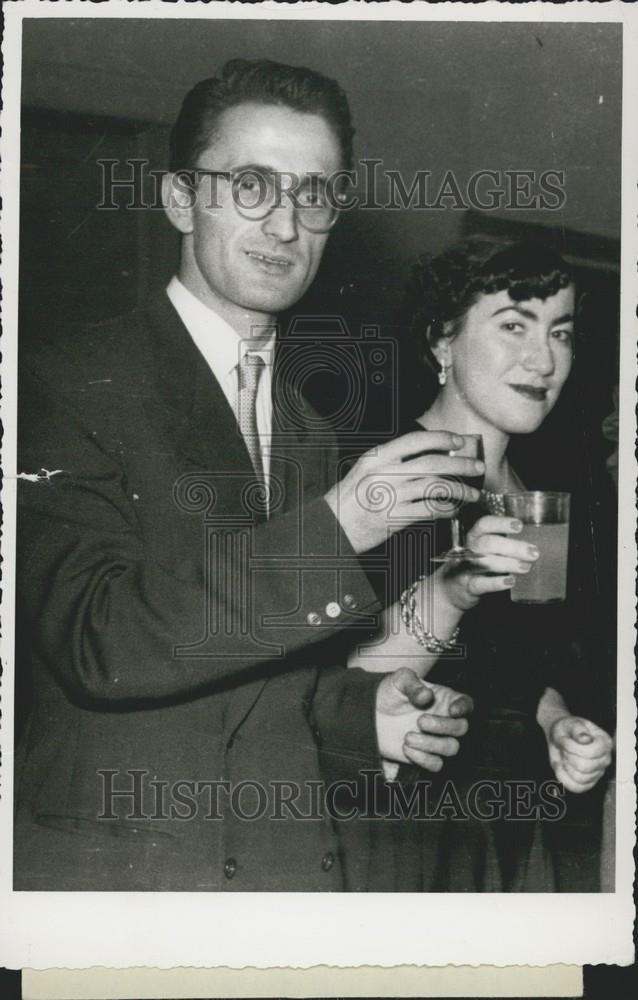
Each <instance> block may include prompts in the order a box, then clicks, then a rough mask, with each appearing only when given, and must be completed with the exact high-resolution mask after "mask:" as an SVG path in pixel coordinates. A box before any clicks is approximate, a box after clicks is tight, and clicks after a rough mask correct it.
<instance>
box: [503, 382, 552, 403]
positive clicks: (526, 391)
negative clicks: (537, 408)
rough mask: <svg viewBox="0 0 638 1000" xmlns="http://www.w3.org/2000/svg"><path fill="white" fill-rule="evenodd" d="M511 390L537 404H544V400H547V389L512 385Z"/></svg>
mask: <svg viewBox="0 0 638 1000" xmlns="http://www.w3.org/2000/svg"><path fill="white" fill-rule="evenodd" d="M510 389H513V390H514V392H517V393H518V394H519V395H520V396H525V398H526V399H533V400H534V401H535V402H537V403H542V402H543V400H545V399H547V389H543V388H542V387H539V386H536V385H512V384H510Z"/></svg>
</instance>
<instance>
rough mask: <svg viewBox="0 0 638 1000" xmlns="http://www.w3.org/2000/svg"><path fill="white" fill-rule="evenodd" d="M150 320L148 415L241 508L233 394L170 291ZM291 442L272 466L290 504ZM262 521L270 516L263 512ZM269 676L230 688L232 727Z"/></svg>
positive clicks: (244, 456)
mask: <svg viewBox="0 0 638 1000" xmlns="http://www.w3.org/2000/svg"><path fill="white" fill-rule="evenodd" d="M148 326H149V330H150V337H151V356H152V357H153V358H154V364H155V379H156V386H157V392H156V393H153V394H149V396H148V398H147V399H146V400H145V408H146V411H147V415H148V417H149V419H151V420H152V421H153V423H154V424H155V425H156V427H158V429H159V430H160V432H161V434H162V437H163V439H164V440H165V441H166V442H167V444H168V445H169V447H170V450H171V451H172V452H173V454H174V455H175V457H176V460H177V464H178V466H179V467H180V469H181V471H186V470H190V471H193V468H196V469H197V470H198V471H202V472H204V473H209V474H213V475H217V476H218V477H219V481H218V482H216V486H218V487H219V489H218V506H217V507H216V511H219V512H220V513H224V514H229V515H233V514H237V513H240V507H239V502H238V491H237V484H238V483H239V484H241V483H242V482H243V483H245V482H246V480H247V478H248V477H250V478H254V470H253V466H252V462H251V460H250V456H249V454H248V450H247V448H246V446H245V444H244V441H243V438H242V436H241V434H240V432H239V429H238V426H237V421H236V419H235V415H234V413H233V411H232V409H231V407H230V405H229V403H228V400H227V399H226V396H225V395H224V392H223V390H222V389H221V386H220V385H219V383H218V382H217V379H216V378H215V377H214V375H213V374H212V372H211V371H210V369H209V367H208V365H207V364H206V361H205V360H204V358H203V357H202V355H201V353H200V352H199V350H198V349H197V347H196V346H195V344H194V343H193V341H192V338H191V337H190V334H189V333H188V330H187V329H186V327H185V326H184V324H183V323H182V321H181V319H180V318H179V316H178V314H177V312H176V311H175V309H174V308H173V306H172V304H171V302H170V300H169V299H168V297H167V296H166V295H163V296H160V298H159V299H158V300H157V301H155V302H153V304H152V305H151V306H149V308H148ZM289 444H290V445H291V446H292V449H293V451H294V450H295V448H296V444H297V436H296V434H295V433H294V430H293V432H292V438H291V437H290V436H289V435H288V434H286V435H285V437H284V438H282V439H281V440H280V441H279V442H278V443H277V446H276V448H275V451H276V454H275V455H274V456H273V463H272V468H271V472H272V473H273V474H274V475H276V476H277V477H278V478H279V479H280V481H281V482H282V484H283V487H284V496H285V498H289V497H292V498H293V499H292V501H290V500H288V499H285V502H284V508H287V507H289V506H291V505H292V504H293V503H294V501H295V500H296V498H297V497H298V489H297V485H296V475H295V473H296V468H295V463H292V466H291V463H289V462H287V461H283V460H282V458H281V457H280V456H281V455H282V447H283V448H284V449H285V450H287V448H288V445H289ZM225 484H227V488H226V485H225ZM233 484H234V485H233ZM255 520H256V521H260V520H263V518H260V517H259V516H256V517H255ZM267 680H268V677H267V676H260V677H258V678H257V679H256V680H254V681H252V682H247V683H244V684H241V685H238V686H237V687H236V688H233V689H232V690H230V691H229V692H228V695H227V698H228V703H227V713H226V730H227V733H231V732H233V731H234V730H235V729H237V727H238V726H240V725H241V723H242V722H243V720H244V719H245V718H246V716H247V715H248V714H249V712H250V711H251V710H252V708H253V706H254V705H255V703H256V701H257V699H258V698H259V696H260V694H261V692H262V690H263V688H264V686H265V684H266V682H267Z"/></svg>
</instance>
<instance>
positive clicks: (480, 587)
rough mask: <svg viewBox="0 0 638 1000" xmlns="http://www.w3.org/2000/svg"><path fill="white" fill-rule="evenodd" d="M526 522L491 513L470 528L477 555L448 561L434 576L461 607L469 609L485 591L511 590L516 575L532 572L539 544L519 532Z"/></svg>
mask: <svg viewBox="0 0 638 1000" xmlns="http://www.w3.org/2000/svg"><path fill="white" fill-rule="evenodd" d="M522 528H523V525H522V524H521V522H520V521H518V520H517V519H516V518H511V517H499V516H498V515H495V514H488V515H486V516H485V517H481V518H480V519H479V520H478V521H477V522H476V524H475V525H474V526H473V527H472V528H471V529H470V530H469V531H468V532H467V535H466V544H467V547H468V548H469V549H471V551H472V552H474V553H476V558H473V559H472V560H471V561H467V562H462V563H458V564H456V563H453V562H452V563H445V564H444V565H443V566H442V567H441V569H440V570H438V571H437V573H436V574H435V575H434V577H433V579H435V580H436V582H437V584H438V585H439V586H441V587H442V588H443V589H444V590H445V592H446V596H447V598H448V600H449V601H450V602H451V604H453V605H454V607H455V608H458V610H459V611H468V610H469V608H472V607H474V605H475V604H478V602H479V600H480V599H481V597H482V596H483V595H484V594H492V593H495V592H496V591H499V590H509V589H510V587H513V586H515V585H516V576H517V575H518V574H521V573H529V571H530V569H531V568H532V566H533V565H534V563H535V561H536V560H537V559H538V557H539V551H538V549H537V548H536V546H535V545H528V543H527V542H524V541H522V539H520V538H516V537H512V536H516V535H517V534H519V533H520V531H521V530H522Z"/></svg>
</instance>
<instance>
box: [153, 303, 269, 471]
mask: <svg viewBox="0 0 638 1000" xmlns="http://www.w3.org/2000/svg"><path fill="white" fill-rule="evenodd" d="M148 317H149V327H150V336H151V354H152V357H153V358H154V359H155V376H156V386H157V390H158V392H157V394H156V395H151V396H149V398H148V399H147V400H146V401H145V402H146V404H147V405H146V409H147V413H148V415H149V416H150V417H151V419H152V420H153V422H154V423H155V424H156V425H159V427H160V429H161V433H162V436H163V437H164V438H165V439H167V441H170V444H171V446H172V447H171V450H172V451H173V452H174V454H175V457H176V459H177V462H178V464H179V465H183V466H186V467H189V468H191V469H192V468H193V466H195V467H196V468H198V469H200V470H202V471H207V472H213V473H215V472H217V473H221V472H224V473H227V472H237V473H245V474H246V475H247V476H248V475H251V474H252V472H253V467H252V463H251V461H250V456H249V454H248V450H247V448H246V445H245V444H244V440H243V438H242V436H241V434H240V432H239V428H238V426H237V421H236V419H235V415H234V413H233V411H232V409H231V407H230V405H229V403H228V400H227V399H226V396H225V395H224V392H223V390H222V388H221V386H220V385H219V383H218V381H217V379H216V378H215V376H214V375H213V373H212V372H211V370H210V368H209V367H208V365H207V364H206V361H205V360H204V358H203V357H202V355H201V353H200V352H199V350H198V349H197V347H196V346H195V344H194V343H193V340H192V338H191V336H190V334H189V333H188V330H187V329H186V327H185V326H184V324H183V323H182V321H181V319H180V318H179V316H178V314H177V312H176V311H175V309H174V308H173V306H172V304H171V302H170V301H169V299H168V296H166V295H163V296H161V297H160V298H159V300H158V301H156V302H153V304H152V305H151V306H150V307H149V309H148Z"/></svg>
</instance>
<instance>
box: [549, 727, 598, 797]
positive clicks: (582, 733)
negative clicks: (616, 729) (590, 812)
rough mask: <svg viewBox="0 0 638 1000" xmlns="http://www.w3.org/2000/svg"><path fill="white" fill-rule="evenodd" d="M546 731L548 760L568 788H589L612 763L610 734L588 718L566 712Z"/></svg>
mask: <svg viewBox="0 0 638 1000" xmlns="http://www.w3.org/2000/svg"><path fill="white" fill-rule="evenodd" d="M546 735H547V745H548V748H549V762H550V764H551V765H552V768H553V770H554V774H555V775H556V777H557V779H558V781H560V782H561V784H563V785H564V786H565V788H566V789H567V791H568V792H575V793H577V794H578V793H579V792H588V791H589V790H590V789H591V788H593V787H594V785H595V784H596V783H597V782H598V781H599V780H600V779H601V778H602V776H603V774H604V773H605V771H606V770H607V768H608V767H609V765H610V764H611V752H612V746H613V741H612V739H611V736H609V735H608V733H606V732H605V730H604V729H601V728H600V726H596V725H595V724H594V723H593V722H590V721H589V720H588V719H581V718H580V716H578V715H563V716H562V717H561V718H559V719H556V720H555V722H553V724H552V725H551V727H550V728H549V730H548V732H547V734H546Z"/></svg>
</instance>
